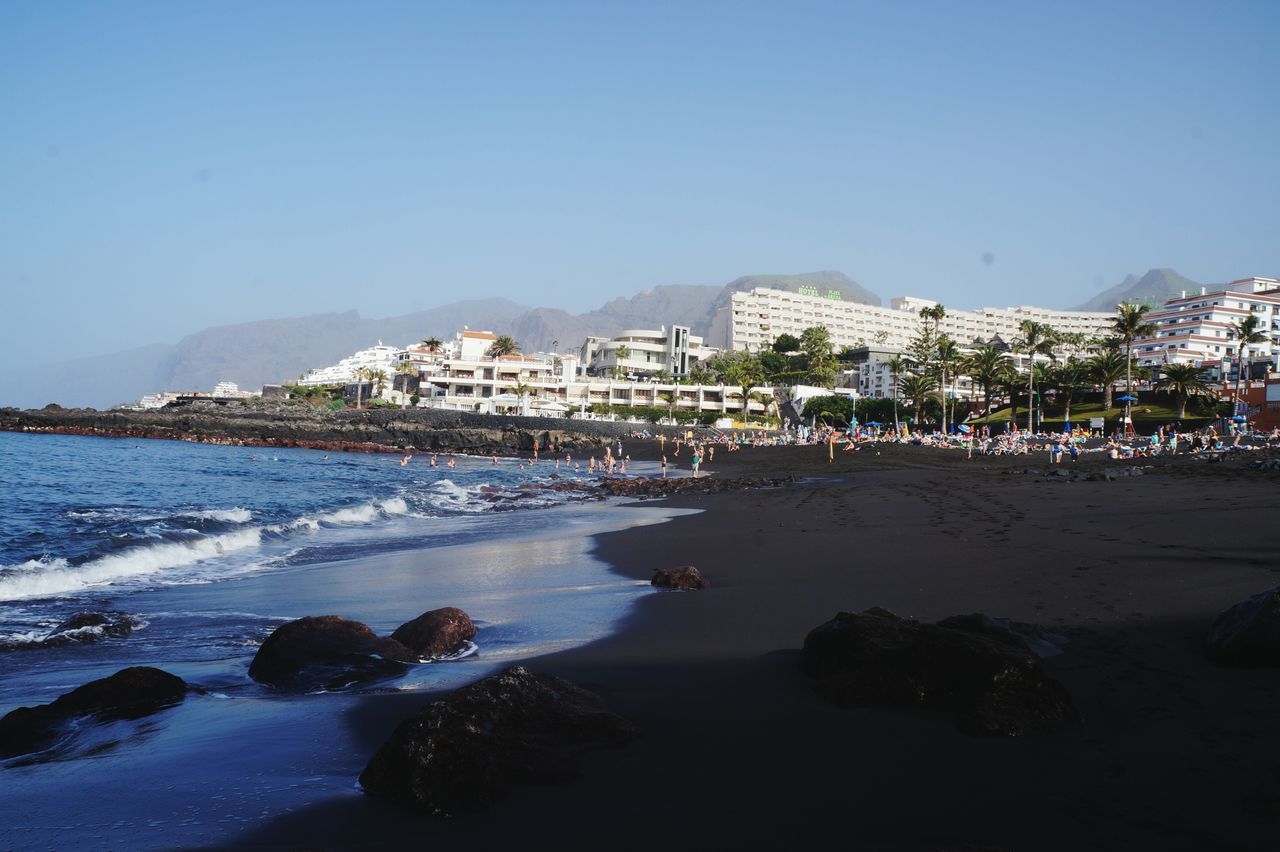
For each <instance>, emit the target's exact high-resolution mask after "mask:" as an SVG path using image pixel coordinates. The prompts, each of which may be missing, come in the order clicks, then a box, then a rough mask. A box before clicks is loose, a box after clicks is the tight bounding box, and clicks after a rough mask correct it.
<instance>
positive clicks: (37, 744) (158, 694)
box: [0, 666, 187, 758]
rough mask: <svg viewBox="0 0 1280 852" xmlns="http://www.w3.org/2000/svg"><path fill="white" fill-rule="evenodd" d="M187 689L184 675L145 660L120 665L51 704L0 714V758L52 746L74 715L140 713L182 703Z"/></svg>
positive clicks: (108, 717) (109, 717)
mask: <svg viewBox="0 0 1280 852" xmlns="http://www.w3.org/2000/svg"><path fill="white" fill-rule="evenodd" d="M186 692H187V684H186V683H185V682H184V681H183V680H182V678H180V677H177V676H175V675H171V674H169V673H168V672H166V671H161V670H160V669H154V668H150V667H147V666H136V667H134V668H128V669H122V670H120V671H118V672H116V673H115V674H113V675H111V676H110V677H106V678H102V679H101V680H95V681H91V682H89V683H86V684H85V685H84V686H81V687H78V688H77V689H74V690H72V691H71V692H68V693H67V694H65V695H63V696H61V697H59V698H58V699H57V700H56V701H53V702H52V703H50V704H41V705H39V706H36V707H19V708H18V709H17V710H14V711H13V712H11V713H9V714H8V715H6V716H5V717H4V718H3V719H0V758H6V757H14V756H16V755H20V754H29V753H31V752H36V751H42V750H44V749H46V748H48V747H49V746H51V745H53V744H54V743H56V742H57V741H58V739H59V738H60V737H61V736H62V735H63V733H64V731H65V729H66V726H67V724H68V723H69V722H71V721H72V720H73V719H79V718H83V717H93V718H94V719H96V720H97V721H111V720H115V719H138V718H141V717H142V716H147V715H149V714H151V713H154V712H156V711H157V710H160V709H162V708H164V707H168V706H170V705H173V704H176V703H178V702H179V701H181V700H182V699H183V698H184V697H185V696H186Z"/></svg>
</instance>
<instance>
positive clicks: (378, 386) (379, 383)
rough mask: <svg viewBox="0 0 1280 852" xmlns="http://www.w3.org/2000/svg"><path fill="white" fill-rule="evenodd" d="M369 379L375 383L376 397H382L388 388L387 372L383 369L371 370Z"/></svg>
mask: <svg viewBox="0 0 1280 852" xmlns="http://www.w3.org/2000/svg"><path fill="white" fill-rule="evenodd" d="M369 379H370V381H372V382H373V392H374V394H375V395H376V396H382V391H383V390H384V389H385V388H386V386H387V371H386V370H383V369H373V370H370V371H369Z"/></svg>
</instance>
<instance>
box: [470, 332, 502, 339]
mask: <svg viewBox="0 0 1280 852" xmlns="http://www.w3.org/2000/svg"><path fill="white" fill-rule="evenodd" d="M462 336H463V337H470V338H471V339H472V340H497V339H498V335H496V334H494V333H493V332H492V331H464V332H462Z"/></svg>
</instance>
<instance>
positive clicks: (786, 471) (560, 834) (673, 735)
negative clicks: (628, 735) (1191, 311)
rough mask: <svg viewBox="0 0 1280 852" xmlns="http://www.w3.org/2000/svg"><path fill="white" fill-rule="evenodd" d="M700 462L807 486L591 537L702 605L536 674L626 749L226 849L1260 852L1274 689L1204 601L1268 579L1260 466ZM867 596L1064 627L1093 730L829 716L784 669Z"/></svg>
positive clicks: (865, 455) (548, 664)
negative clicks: (1231, 642)
mask: <svg viewBox="0 0 1280 852" xmlns="http://www.w3.org/2000/svg"><path fill="white" fill-rule="evenodd" d="M628 452H630V454H631V455H632V456H633V457H634V458H642V457H649V456H652V455H654V453H655V452H656V445H652V444H644V445H642V444H632V445H630V446H629V447H628ZM686 452H687V451H686ZM678 461H684V459H679V460H678ZM1081 465H1082V467H1087V468H1089V469H1102V468H1103V467H1104V466H1108V465H1109V466H1111V467H1112V468H1113V469H1118V465H1117V463H1115V462H1106V461H1105V460H1103V459H1101V458H1094V457H1090V458H1089V459H1088V460H1087V461H1085V462H1082V463H1081ZM705 467H706V468H707V469H708V470H710V471H711V472H712V473H713V475H714V476H717V477H726V476H737V475H757V474H758V475H762V476H777V475H791V474H794V475H797V476H800V477H809V479H808V480H806V481H804V482H802V483H800V484H797V485H795V486H792V487H787V488H781V489H769V490H749V491H738V492H732V493H718V494H710V495H703V496H682V497H679V498H674V499H673V500H672V503H673V505H678V506H686V507H694V508H699V509H703V510H704V511H703V512H701V513H699V514H696V515H690V516H685V517H681V518H678V519H676V520H674V521H672V522H670V523H667V524H664V525H660V526H657V527H646V528H642V529H637V530H631V531H625V532H621V533H612V534H605V535H603V536H600V537H598V538H597V552H598V555H599V556H601V557H602V558H603V559H605V560H606V561H608V562H609V563H611V564H612V565H613V566H614V567H615V569H616V570H617V571H619V572H621V573H622V574H624V575H626V576H629V577H634V578H646V579H647V578H648V577H649V576H651V575H652V573H653V571H654V570H655V569H658V568H667V567H674V566H677V565H683V564H693V565H696V566H697V567H698V568H699V569H701V571H702V572H703V574H704V575H705V576H706V577H707V578H708V579H709V580H710V581H711V583H712V586H711V588H710V589H708V590H706V591H703V592H697V593H664V594H656V595H651V596H648V597H645V598H643V599H641V600H640V601H639V603H638V605H637V606H636V609H635V611H634V614H633V615H632V616H631V617H630V618H629V619H628V621H627V622H626V624H625V625H624V628H623V629H622V630H621V631H620V632H618V633H617V634H615V635H613V636H610V637H609V638H607V639H604V640H602V641H599V642H596V643H594V644H592V645H589V646H587V647H584V648H580V649H576V650H573V651H569V652H565V653H560V654H556V655H553V656H549V657H542V658H539V659H537V660H534V661H532V662H531V663H530V667H531V668H533V669H535V670H537V671H548V672H551V673H554V674H557V675H559V676H561V677H565V678H567V679H569V680H572V681H575V682H577V683H579V684H582V685H584V686H586V687H587V688H589V689H592V690H594V691H596V692H597V693H599V694H600V695H601V696H603V697H604V699H605V700H606V701H607V703H608V704H609V706H610V708H611V709H612V710H614V711H616V712H617V713H619V714H621V715H622V716H624V717H626V718H628V719H630V720H631V721H632V722H634V723H635V724H636V725H637V726H638V727H639V728H640V730H641V733H642V737H641V739H640V740H639V741H638V742H636V743H635V744H633V745H631V746H629V747H627V748H624V749H620V750H616V751H605V752H597V753H594V754H592V755H591V756H590V757H589V759H588V760H587V761H586V764H585V772H584V777H583V778H582V779H581V780H579V781H577V782H575V783H571V784H568V785H565V786H556V787H545V788H522V789H517V790H515V791H514V792H513V794H512V795H511V796H510V797H509V798H508V799H506V800H505V801H503V802H501V803H500V804H499V805H497V806H496V807H494V808H493V809H491V810H489V811H486V812H483V813H479V814H474V815H468V816H462V817H455V818H451V819H447V820H432V819H427V818H421V817H417V816H414V815H412V814H409V813H407V812H404V811H401V810H400V809H398V808H396V807H394V806H391V805H388V804H386V803H384V802H381V801H379V800H377V799H375V798H373V797H369V796H365V797H362V798H359V799H348V800H344V801H342V802H339V803H336V804H333V805H328V806H326V805H319V806H316V807H315V808H312V809H310V810H308V811H306V812H303V813H299V814H293V815H290V816H288V817H285V818H281V819H279V820H277V821H275V822H274V823H272V824H271V825H269V826H268V827H267V828H266V829H264V830H262V831H259V832H257V833H255V834H253V835H250V836H241V837H236V838H228V840H229V842H230V843H232V844H234V845H237V846H244V845H252V846H266V847H309V848H345V847H391V846H401V845H403V844H405V843H414V844H415V845H416V844H422V845H434V844H439V843H446V844H466V845H467V846H468V847H471V848H480V849H495V848H510V847H518V846H529V845H532V846H534V847H538V848H541V847H550V846H554V847H556V848H559V849H569V848H572V849H640V848H653V847H655V846H660V847H663V848H676V849H707V848H712V849H778V848H807V847H812V846H816V845H818V844H824V845H825V844H829V843H835V844H838V845H839V846H840V847H842V848H855V849H864V848H865V849H910V850H914V849H921V850H924V849H1006V850H1013V849H1016V850H1077V849H1187V850H1191V849H1242V850H1243V849H1266V848H1274V845H1273V844H1274V831H1275V828H1276V826H1277V822H1278V821H1280V768H1278V767H1277V764H1276V761H1275V755H1276V754H1277V751H1278V748H1280V730H1277V728H1276V726H1275V725H1274V720H1275V719H1276V718H1278V717H1280V679H1278V677H1277V672H1276V671H1275V670H1272V669H1231V668H1220V667H1217V666H1214V665H1212V664H1211V663H1210V662H1209V661H1208V660H1207V659H1206V657H1205V655H1204V653H1203V637H1204V633H1205V630H1206V629H1207V627H1208V626H1209V624H1210V622H1212V620H1213V618H1214V616H1215V615H1216V614H1217V613H1218V612H1220V611H1221V610H1222V609H1224V608H1226V607H1227V606H1229V605H1231V604H1233V603H1235V602H1236V601H1238V600H1240V599H1242V598H1244V597H1246V596H1248V595H1250V594H1254V593H1256V592H1258V591H1261V590H1263V589H1265V588H1268V587H1269V586H1272V585H1275V584H1276V583H1277V581H1278V580H1280V559H1277V553H1280V549H1278V545H1280V524H1277V523H1276V522H1275V517H1276V510H1277V508H1278V507H1280V491H1278V490H1277V488H1276V485H1277V479H1276V476H1277V475H1276V474H1275V473H1268V472H1260V471H1251V470H1247V469H1244V467H1243V466H1241V465H1228V464H1220V465H1210V464H1206V463H1204V462H1201V461H1192V460H1185V459H1175V460H1172V463H1169V460H1164V461H1162V462H1160V463H1158V464H1156V465H1155V466H1153V467H1152V468H1151V469H1149V470H1147V471H1146V472H1145V473H1146V475H1144V476H1134V477H1125V478H1122V479H1119V480H1117V481H1064V480H1065V478H1053V479H1046V478H1045V477H1044V476H1043V475H1042V474H1043V472H1044V471H1046V470H1048V465H1047V458H1046V457H1045V456H1043V455H1041V456H1033V457H1030V458H1028V457H1018V458H997V459H983V460H974V461H968V462H967V461H965V460H964V459H963V455H962V454H961V453H958V452H955V451H941V450H932V449H925V448H912V447H893V448H885V449H883V450H882V451H881V454H880V455H878V456H877V455H876V451H875V450H864V451H862V452H860V453H856V454H853V453H850V454H839V453H838V454H837V458H836V461H835V462H834V463H830V464H829V463H828V462H827V458H826V449H825V448H821V447H796V448H769V449H764V448H762V449H752V448H746V449H744V450H742V451H741V452H738V453H734V454H725V453H722V452H717V454H716V458H715V461H714V462H709V463H707V464H706V465H705ZM1026 468H1030V469H1031V470H1032V472H1031V473H1025V474H1024V473H1021V471H1022V470H1023V469H1026ZM1010 470H1016V471H1019V472H1017V473H1013V474H1010V473H1008V472H1007V471H1010ZM617 511H628V509H627V508H626V507H620V508H619V509H618V510H617ZM873 606H881V607H886V608H888V609H891V610H893V611H895V612H897V613H898V614H900V615H907V616H913V617H916V618H919V619H922V620H928V621H933V620H936V619H939V618H943V617H946V616H950V615H955V614H960V613H970V612H983V613H987V614H990V615H993V616H1001V617H1009V618H1013V619H1016V620H1019V621H1026V622H1033V623H1037V624H1041V625H1044V626H1045V627H1048V628H1050V629H1052V630H1053V631H1055V632H1057V633H1059V634H1062V635H1064V636H1066V637H1067V638H1069V639H1070V644H1069V645H1068V646H1067V648H1066V652H1065V653H1064V654H1063V655H1061V656H1058V657H1054V658H1051V659H1048V660H1046V663H1045V664H1046V668H1047V669H1048V671H1049V673H1050V674H1052V675H1053V676H1054V677H1056V678H1058V679H1059V680H1060V681H1061V682H1062V683H1063V684H1065V685H1066V687H1067V688H1068V689H1069V690H1070V692H1071V694H1072V696H1073V697H1074V699H1075V702H1076V704H1077V706H1078V707H1079V709H1080V711H1081V713H1082V715H1083V717H1084V719H1083V722H1082V723H1081V724H1079V725H1073V726H1071V727H1068V728H1067V729H1066V730H1064V731H1062V732H1060V733H1056V734H1043V735H1033V736H1027V737H1022V738H1016V739H998V738H983V737H972V736H966V735H964V734H961V733H959V732H958V731H957V730H956V729H955V727H954V725H953V724H952V722H951V720H950V719H949V718H948V717H946V716H945V715H943V714H939V713H934V712H930V711H923V710H921V711H915V710H911V711H904V710H890V709H861V710H841V709H838V708H835V707H833V706H831V705H829V704H827V703H826V702H825V701H824V700H822V699H821V698H819V697H818V696H817V695H815V693H814V690H813V688H812V684H811V682H810V681H809V680H808V679H807V678H806V677H805V676H804V675H803V674H802V673H801V672H800V671H799V664H798V663H799V659H798V658H799V649H800V647H801V645H802V643H803V640H804V637H805V635H806V633H807V632H808V631H809V630H810V629H811V628H813V627H814V626H816V625H818V624H820V623H821V622H823V621H826V620H827V619H829V618H831V617H832V616H833V615H834V614H835V613H836V612H838V611H841V610H849V611H857V610H863V609H866V608H869V607H873ZM428 698H429V697H428V696H424V695H422V694H417V695H409V696H373V697H371V698H370V699H369V700H368V701H366V702H365V703H363V705H362V706H361V708H360V710H359V711H358V712H357V713H355V714H353V715H352V716H351V717H350V719H349V722H350V724H351V726H352V731H353V734H354V736H355V737H357V738H358V739H359V740H360V741H361V742H362V743H363V744H365V745H366V746H367V749H368V751H369V753H370V754H372V753H373V751H374V750H376V748H377V747H378V746H379V745H380V744H381V742H382V741H383V739H385V737H386V736H387V734H388V733H389V732H390V731H391V729H393V728H394V727H395V725H396V723H397V722H398V721H399V720H400V719H402V718H403V717H405V716H407V715H409V714H411V713H412V712H413V711H414V710H416V709H417V708H418V707H420V706H421V705H422V704H424V703H425V702H426V701H427V700H428Z"/></svg>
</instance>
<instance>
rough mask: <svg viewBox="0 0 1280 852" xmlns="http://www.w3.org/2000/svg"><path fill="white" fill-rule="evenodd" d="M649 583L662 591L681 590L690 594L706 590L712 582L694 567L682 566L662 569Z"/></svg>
mask: <svg viewBox="0 0 1280 852" xmlns="http://www.w3.org/2000/svg"><path fill="white" fill-rule="evenodd" d="M649 582H650V585H653V586H657V587H659V588H661V589H679V590H681V591H690V592H695V591H698V590H699V589H705V588H708V587H709V586H710V585H711V583H710V581H709V580H707V578H706V577H703V576H702V572H701V571H699V570H698V569H697V568H695V567H693V566H692V565H682V566H680V567H679V568H660V569H659V570H658V571H656V572H655V573H654V575H653V579H652V580H650V581H649Z"/></svg>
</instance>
